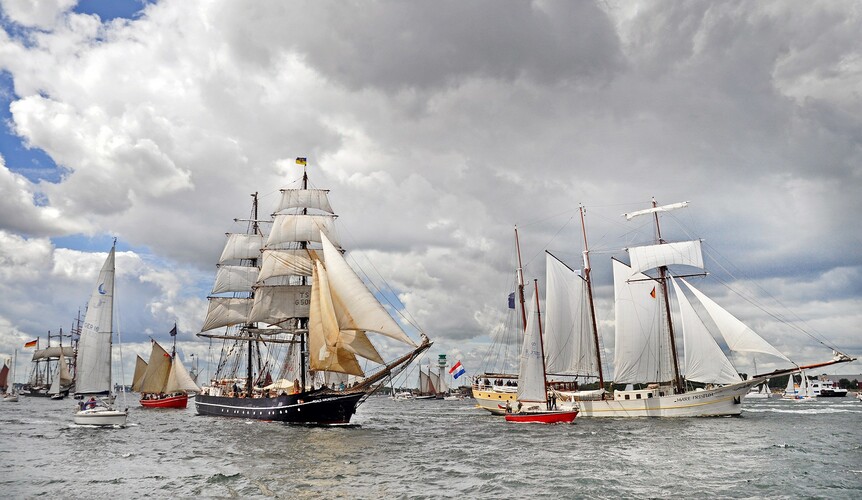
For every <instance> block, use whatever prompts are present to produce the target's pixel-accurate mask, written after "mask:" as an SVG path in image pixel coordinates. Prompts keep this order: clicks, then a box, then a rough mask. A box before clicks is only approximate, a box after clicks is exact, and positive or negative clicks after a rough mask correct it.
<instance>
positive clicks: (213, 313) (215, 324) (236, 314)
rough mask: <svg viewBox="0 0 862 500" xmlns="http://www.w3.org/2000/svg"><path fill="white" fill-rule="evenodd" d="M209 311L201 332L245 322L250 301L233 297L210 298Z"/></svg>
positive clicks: (249, 310) (249, 309) (250, 304)
mask: <svg viewBox="0 0 862 500" xmlns="http://www.w3.org/2000/svg"><path fill="white" fill-rule="evenodd" d="M209 302H210V303H209V309H208V310H207V317H206V320H205V321H204V326H203V327H201V331H202V332H205V331H207V330H212V329H213V328H219V327H222V326H232V325H238V324H240V323H245V322H247V319H248V316H249V313H250V312H251V306H252V299H246V298H235V297H210V298H209Z"/></svg>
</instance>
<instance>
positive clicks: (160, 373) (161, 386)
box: [141, 341, 171, 394]
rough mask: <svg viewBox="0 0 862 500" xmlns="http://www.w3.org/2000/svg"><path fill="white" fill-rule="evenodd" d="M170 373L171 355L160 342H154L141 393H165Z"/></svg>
mask: <svg viewBox="0 0 862 500" xmlns="http://www.w3.org/2000/svg"><path fill="white" fill-rule="evenodd" d="M170 372H171V355H170V354H168V352H167V351H165V350H164V349H163V348H162V346H160V345H159V343H158V342H155V341H153V347H152V349H151V350H150V361H149V362H148V363H147V370H146V371H145V372H144V379H143V381H142V382H141V392H142V393H147V394H161V393H164V392H165V384H166V383H167V381H168V375H169V374H170Z"/></svg>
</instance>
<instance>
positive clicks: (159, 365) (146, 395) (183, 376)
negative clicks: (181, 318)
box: [132, 325, 200, 408]
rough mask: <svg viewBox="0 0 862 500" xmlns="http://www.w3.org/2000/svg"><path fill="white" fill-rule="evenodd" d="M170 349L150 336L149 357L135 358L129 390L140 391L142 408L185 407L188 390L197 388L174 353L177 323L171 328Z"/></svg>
mask: <svg viewBox="0 0 862 500" xmlns="http://www.w3.org/2000/svg"><path fill="white" fill-rule="evenodd" d="M170 334H171V339H173V345H172V346H171V352H170V353H168V351H166V350H165V348H164V347H162V346H161V345H160V344H159V343H158V342H156V341H155V340H152V347H151V350H150V359H149V361H144V360H143V358H141V357H140V356H138V357H137V359H136V361H135V374H134V376H133V377H132V391H133V392H139V393H140V394H141V406H143V407H144V408H185V407H186V406H187V405H188V402H189V393H197V392H198V391H200V388H199V387H198V386H197V384H196V383H195V381H194V380H193V379H192V377H191V375H190V374H189V372H188V370H186V368H185V366H183V363H182V361H180V359H179V358H178V357H177V325H174V327H173V329H171V333H170Z"/></svg>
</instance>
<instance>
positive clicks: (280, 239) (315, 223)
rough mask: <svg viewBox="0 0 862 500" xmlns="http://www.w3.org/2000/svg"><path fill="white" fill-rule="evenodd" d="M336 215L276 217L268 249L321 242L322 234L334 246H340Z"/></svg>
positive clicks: (268, 241) (289, 215) (267, 240)
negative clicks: (335, 225) (335, 224)
mask: <svg viewBox="0 0 862 500" xmlns="http://www.w3.org/2000/svg"><path fill="white" fill-rule="evenodd" d="M334 222H335V216H334V215H295V214H282V215H276V216H275V219H274V220H273V221H272V231H271V232H270V233H269V237H268V238H267V239H266V246H267V248H277V247H278V246H279V245H282V244H285V243H296V242H303V241H304V242H310V241H316V242H318V243H319V242H320V241H321V239H320V235H321V233H323V234H326V236H327V237H328V238H329V241H331V242H332V243H333V244H334V245H338V240H337V239H336V237H335V230H334V224H333V223H334Z"/></svg>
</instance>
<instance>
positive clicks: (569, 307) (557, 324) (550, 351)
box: [544, 253, 599, 375]
mask: <svg viewBox="0 0 862 500" xmlns="http://www.w3.org/2000/svg"><path fill="white" fill-rule="evenodd" d="M545 257H546V258H545V261H546V267H545V269H546V283H545V287H546V288H545V290H546V291H545V331H544V335H545V359H546V361H547V363H546V368H547V371H548V373H553V374H571V375H575V374H578V375H595V374H597V373H598V371H599V370H598V366H597V365H596V352H595V351H596V349H595V340H594V338H593V334H592V327H591V322H590V308H589V304H588V302H587V297H586V286H585V285H586V282H585V281H584V279H583V278H581V277H580V276H579V275H578V273H577V272H576V271H573V270H571V269H569V268H568V267H567V266H566V265H565V264H563V263H562V262H560V261H559V260H558V259H556V258H555V257H554V256H553V255H551V254H549V253H546V254H545Z"/></svg>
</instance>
